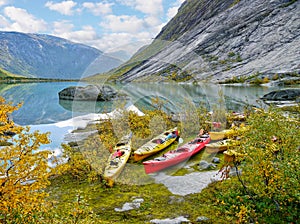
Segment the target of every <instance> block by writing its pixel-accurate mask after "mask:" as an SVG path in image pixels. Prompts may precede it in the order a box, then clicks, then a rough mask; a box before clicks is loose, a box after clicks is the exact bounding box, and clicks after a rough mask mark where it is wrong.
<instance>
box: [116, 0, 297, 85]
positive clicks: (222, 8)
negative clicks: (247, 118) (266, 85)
mask: <svg viewBox="0 0 300 224" xmlns="http://www.w3.org/2000/svg"><path fill="white" fill-rule="evenodd" d="M299 46H300V1H297V0H253V1H247V0H210V1H208V0H186V1H185V2H184V3H183V5H182V6H181V8H180V9H179V11H178V13H177V15H176V16H175V17H174V18H173V19H172V20H171V21H170V22H169V23H168V24H167V25H166V26H165V27H164V28H163V29H162V31H161V32H160V33H159V34H158V36H157V37H156V38H155V40H154V41H153V43H152V44H151V45H150V46H148V47H147V48H146V49H144V50H143V51H141V52H139V54H137V55H135V56H134V57H133V58H132V59H131V60H130V61H128V62H127V63H126V64H125V65H123V66H121V67H119V68H118V70H114V73H115V74H116V73H117V74H119V75H118V76H117V78H116V77H114V78H115V79H117V80H118V81H124V82H130V81H146V80H158V81H160V80H165V79H168V78H170V79H173V80H176V81H204V80H205V81H210V82H224V81H230V80H239V81H242V82H247V80H253V79H258V78H260V79H263V78H268V79H276V78H278V75H279V77H280V76H281V75H282V74H284V75H289V76H290V77H292V76H293V77H296V78H298V79H299V73H300V48H299Z"/></svg>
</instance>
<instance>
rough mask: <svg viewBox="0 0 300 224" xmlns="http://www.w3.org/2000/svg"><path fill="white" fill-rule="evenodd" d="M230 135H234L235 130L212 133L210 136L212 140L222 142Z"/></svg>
mask: <svg viewBox="0 0 300 224" xmlns="http://www.w3.org/2000/svg"><path fill="white" fill-rule="evenodd" d="M230 133H233V130H231V129H225V130H223V131H210V132H209V133H208V134H209V136H210V139H211V140H222V139H224V138H226V137H228V135H229V134H230Z"/></svg>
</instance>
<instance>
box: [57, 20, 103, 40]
mask: <svg viewBox="0 0 300 224" xmlns="http://www.w3.org/2000/svg"><path fill="white" fill-rule="evenodd" d="M53 26H54V29H53V35H55V36H58V37H61V38H65V39H68V40H71V41H73V42H77V43H85V44H87V43H89V42H90V41H92V40H94V39H96V37H97V33H96V31H95V30H94V28H93V27H92V26H83V27H82V29H80V30H73V29H74V25H73V24H72V23H70V22H69V21H66V20H64V21H60V22H54V24H53Z"/></svg>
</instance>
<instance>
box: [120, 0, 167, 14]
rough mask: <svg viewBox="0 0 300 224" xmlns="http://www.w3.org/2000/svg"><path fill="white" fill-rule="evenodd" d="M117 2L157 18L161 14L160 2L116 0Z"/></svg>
mask: <svg viewBox="0 0 300 224" xmlns="http://www.w3.org/2000/svg"><path fill="white" fill-rule="evenodd" d="M118 2H119V3H121V4H123V5H127V6H130V7H132V8H134V9H136V10H138V11H140V12H142V13H145V14H148V15H156V16H158V15H161V14H162V13H163V4H162V0H151V1H150V0H147V1H145V0H118Z"/></svg>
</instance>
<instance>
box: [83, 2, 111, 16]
mask: <svg viewBox="0 0 300 224" xmlns="http://www.w3.org/2000/svg"><path fill="white" fill-rule="evenodd" d="M82 6H83V7H84V8H86V9H88V10H89V11H91V12H92V13H93V15H95V16H100V15H104V14H109V13H111V12H112V9H111V7H112V6H113V4H112V3H101V2H99V3H93V2H84V3H83V4H82Z"/></svg>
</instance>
